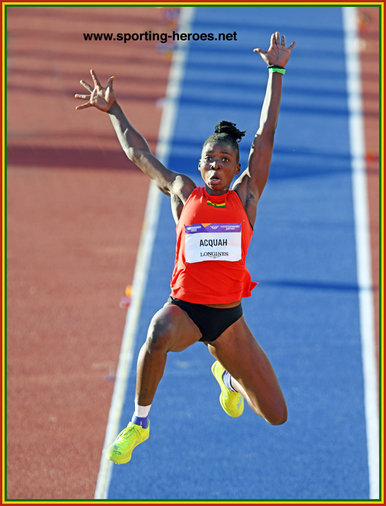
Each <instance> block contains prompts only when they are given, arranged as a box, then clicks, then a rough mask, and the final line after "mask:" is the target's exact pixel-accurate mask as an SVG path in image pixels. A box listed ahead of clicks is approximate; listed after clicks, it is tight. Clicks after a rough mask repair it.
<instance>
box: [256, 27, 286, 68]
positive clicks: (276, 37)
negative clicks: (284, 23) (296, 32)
mask: <svg viewBox="0 0 386 506" xmlns="http://www.w3.org/2000/svg"><path fill="white" fill-rule="evenodd" d="M295 44H296V42H292V44H291V45H290V46H289V47H286V42H285V36H284V35H282V36H281V37H280V33H279V32H276V33H273V34H272V35H271V45H270V46H269V49H268V51H263V49H260V48H259V47H258V48H256V49H254V50H253V51H254V52H255V53H259V54H260V56H261V57H262V59H263V60H264V61H265V63H266V64H267V65H279V66H280V67H285V66H286V65H287V62H288V60H289V57H290V55H291V51H292V49H293V48H294V47H295Z"/></svg>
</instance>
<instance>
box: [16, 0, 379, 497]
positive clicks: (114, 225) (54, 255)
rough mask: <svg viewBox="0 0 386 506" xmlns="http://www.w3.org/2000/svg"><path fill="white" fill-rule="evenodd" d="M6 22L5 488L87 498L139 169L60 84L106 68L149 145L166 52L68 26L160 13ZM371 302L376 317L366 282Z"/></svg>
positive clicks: (366, 19) (52, 12)
mask: <svg viewBox="0 0 386 506" xmlns="http://www.w3.org/2000/svg"><path fill="white" fill-rule="evenodd" d="M166 11H167V10H166ZM360 11H361V17H360V35H361V38H362V41H363V45H362V56H363V58H362V65H363V77H364V80H363V95H364V105H365V123H366V145H367V162H368V175H369V196H370V211H371V215H370V216H371V232H372V248H373V249H372V251H373V275H374V280H375V284H376V285H378V272H379V270H378V267H379V263H378V262H379V260H378V256H377V255H378V228H379V221H378V184H379V183H378V152H379V148H378V105H379V104H378V79H377V69H378V46H377V41H378V35H377V32H378V20H377V19H375V16H374V13H375V9H370V10H369V9H366V8H361V9H360ZM7 21H8V97H7V98H8V104H7V105H8V172H7V199H8V200H7V240H8V244H7V253H8V263H7V281H8V282H7V317H8V321H7V378H8V383H7V475H6V478H7V479H6V482H7V487H6V496H7V498H8V499H89V498H92V497H93V495H94V490H95V484H96V479H97V473H98V470H99V460H100V455H101V450H102V445H103V439H104V432H105V426H106V422H107V416H108V411H109V407H110V401H111V395H112V390H113V381H112V379H111V376H112V375H113V374H114V372H115V368H116V365H117V362H118V354H119V349H120V342H121V337H122V332H123V327H124V321H125V311H124V310H123V309H120V308H119V301H120V298H121V296H122V295H123V293H124V288H125V286H126V285H127V284H130V283H131V281H132V276H133V270H134V264H135V256H136V252H137V246H138V240H139V234H140V229H141V226H142V219H143V214H144V207H145V203H146V198H147V191H148V181H147V179H146V178H145V177H144V176H142V174H140V173H138V171H137V170H136V169H135V167H132V166H130V165H129V164H128V162H127V160H126V158H125V156H124V155H123V154H122V153H121V151H120V148H119V145H118V143H117V140H116V139H115V135H114V133H113V131H112V128H111V126H110V121H109V119H108V117H107V115H103V114H102V113H99V112H98V111H95V110H86V111H80V112H75V110H74V107H75V105H76V103H75V100H74V99H73V93H74V92H77V91H78V92H81V91H83V89H82V87H81V86H80V85H79V84H78V83H79V79H81V78H83V79H86V80H87V79H88V70H89V68H94V69H95V70H96V72H97V73H98V75H99V76H100V78H101V79H102V80H103V81H105V79H106V78H107V77H108V76H109V75H110V74H112V73H114V74H115V75H116V76H117V79H116V90H117V94H118V97H120V101H121V103H122V106H123V108H124V109H125V111H126V113H127V114H128V116H129V118H130V119H131V120H132V121H133V123H134V124H135V126H136V127H137V128H138V130H139V131H141V132H142V133H144V134H145V136H146V137H147V139H148V140H149V141H150V144H151V146H152V148H154V147H155V143H156V138H157V133H158V126H159V120H160V114H161V109H160V108H159V107H157V101H158V100H159V99H162V97H164V95H165V89H166V82H167V77H168V70H169V58H168V55H167V53H164V55H162V54H160V47H158V46H157V43H151V42H144V43H140V42H136V43H132V44H125V45H124V44H122V43H119V42H85V41H84V40H83V39H82V33H83V32H135V31H136V32H143V31H145V30H152V31H153V32H161V31H168V29H170V25H169V22H168V21H167V20H166V19H165V9H158V8H155V7H151V8H133V7H130V8H127V7H126V8H107V7H87V8H83V7H82V8H80V7H78V8H71V7H66V8H61V7H33V8H31V7H29V8H22V7H12V8H8V16H7ZM161 49H164V48H161ZM374 301H375V303H376V312H375V315H376V321H377V322H378V310H377V308H378V292H377V293H375V294H374ZM377 329H378V326H377Z"/></svg>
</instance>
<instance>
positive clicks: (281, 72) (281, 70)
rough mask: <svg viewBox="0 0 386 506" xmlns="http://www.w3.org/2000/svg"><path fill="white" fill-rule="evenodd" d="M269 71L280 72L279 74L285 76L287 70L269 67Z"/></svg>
mask: <svg viewBox="0 0 386 506" xmlns="http://www.w3.org/2000/svg"><path fill="white" fill-rule="evenodd" d="M268 71H269V72H279V74H283V75H284V74H285V69H278V68H275V67H269V68H268Z"/></svg>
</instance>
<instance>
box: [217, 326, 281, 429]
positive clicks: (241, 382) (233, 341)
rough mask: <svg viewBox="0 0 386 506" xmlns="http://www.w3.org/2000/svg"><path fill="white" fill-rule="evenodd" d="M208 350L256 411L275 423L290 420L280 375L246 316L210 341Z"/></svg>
mask: <svg viewBox="0 0 386 506" xmlns="http://www.w3.org/2000/svg"><path fill="white" fill-rule="evenodd" d="M208 349H209V351H210V353H211V354H212V355H213V356H214V357H215V358H216V359H217V360H218V361H219V362H220V363H221V364H222V365H223V366H224V367H225V369H226V370H227V371H228V372H229V373H230V375H231V377H232V380H231V381H232V385H233V386H234V388H235V389H236V390H237V391H239V392H240V393H241V394H242V396H243V397H244V398H245V400H246V401H247V402H248V404H249V406H250V407H251V408H252V409H253V411H255V413H257V414H258V415H260V416H262V417H263V418H265V420H267V422H269V423H271V424H273V425H279V424H282V423H284V422H285V421H286V420H287V406H286V403H285V399H284V396H283V393H282V391H281V388H280V385H279V382H278V379H277V377H276V374H275V372H274V370H273V368H272V365H271V363H270V362H269V360H268V358H267V356H266V354H265V353H264V351H263V349H262V348H261V346H260V345H259V344H258V342H257V341H256V339H255V338H254V337H253V335H252V333H251V331H250V330H249V328H248V326H247V324H246V322H245V319H244V317H241V318H240V319H239V320H238V321H237V322H236V323H234V324H233V325H231V326H230V327H229V328H228V329H227V330H226V331H225V332H224V333H223V334H222V335H221V336H220V337H219V338H218V339H216V340H215V341H213V342H212V343H208Z"/></svg>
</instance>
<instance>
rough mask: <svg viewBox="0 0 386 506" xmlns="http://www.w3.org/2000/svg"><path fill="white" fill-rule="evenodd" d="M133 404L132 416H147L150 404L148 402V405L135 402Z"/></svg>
mask: <svg viewBox="0 0 386 506" xmlns="http://www.w3.org/2000/svg"><path fill="white" fill-rule="evenodd" d="M134 405H135V408H134V416H137V417H138V418H146V417H147V416H149V412H150V408H151V404H149V405H148V406H140V405H139V404H137V403H136V402H135V403H134Z"/></svg>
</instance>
